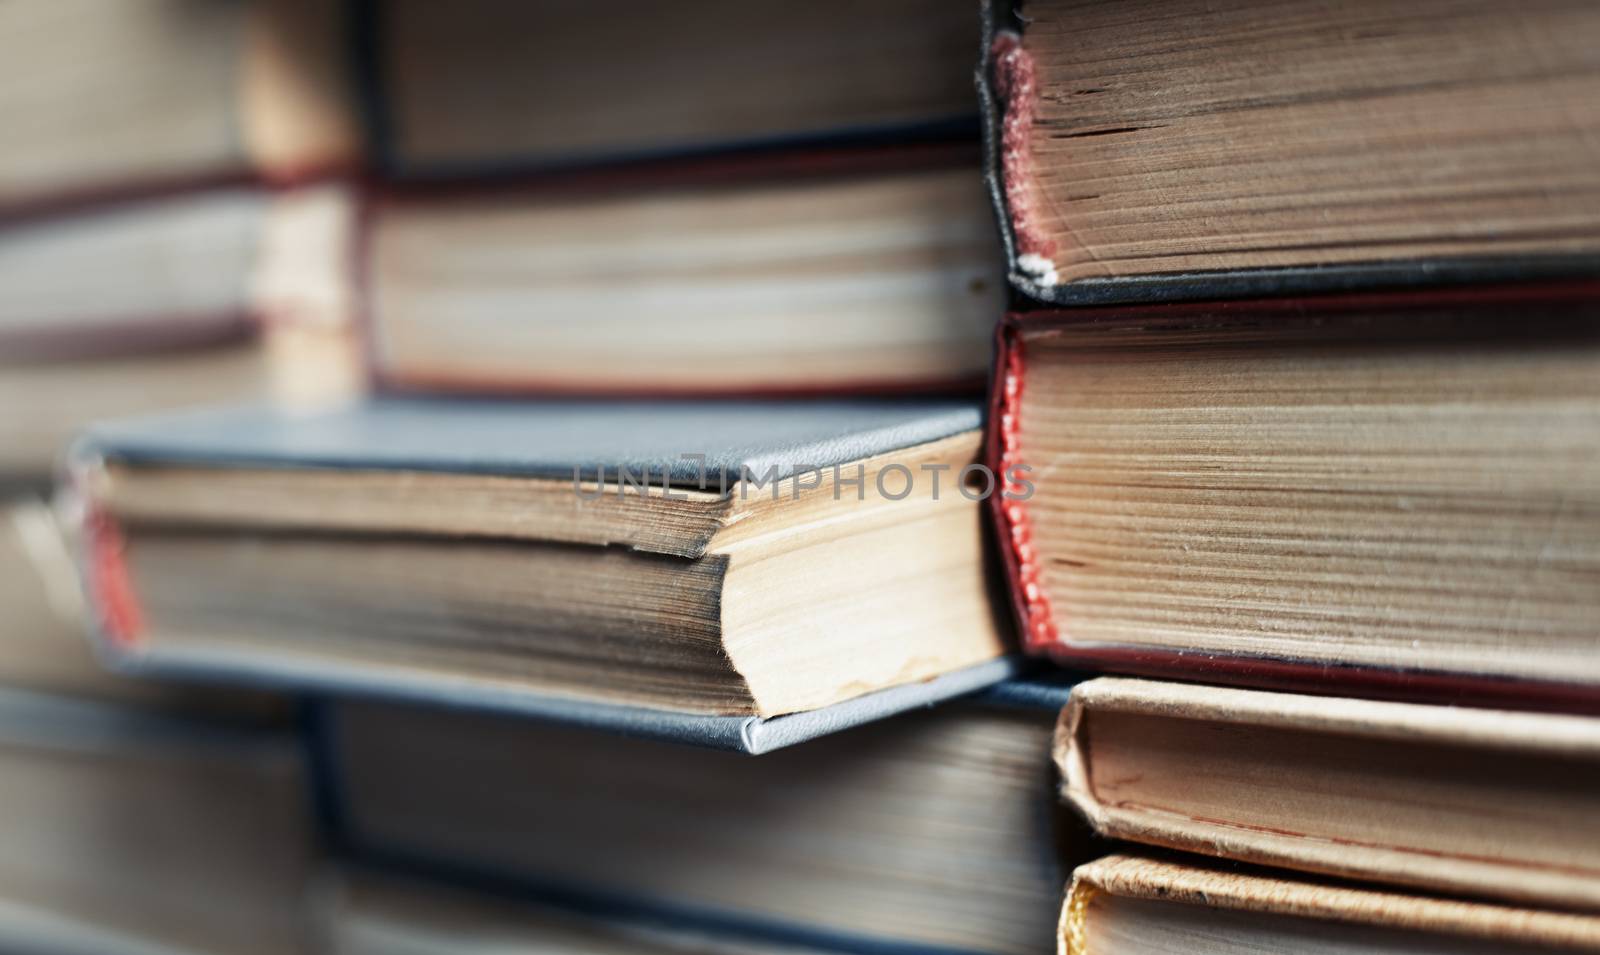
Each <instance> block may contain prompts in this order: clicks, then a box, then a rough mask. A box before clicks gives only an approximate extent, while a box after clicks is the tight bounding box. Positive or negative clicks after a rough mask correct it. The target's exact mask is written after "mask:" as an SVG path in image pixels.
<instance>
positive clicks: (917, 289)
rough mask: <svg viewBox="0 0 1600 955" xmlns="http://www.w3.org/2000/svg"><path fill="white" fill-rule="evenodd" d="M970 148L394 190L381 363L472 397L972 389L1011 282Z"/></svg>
mask: <svg viewBox="0 0 1600 955" xmlns="http://www.w3.org/2000/svg"><path fill="white" fill-rule="evenodd" d="M976 162H977V151H976V148H975V147H974V146H971V145H958V146H956V147H954V148H951V147H938V146H928V147H919V148H895V149H890V148H888V147H883V148H880V149H877V150H873V151H867V152H855V153H852V152H848V151H834V152H831V153H828V154H826V155H816V154H812V155H808V156H788V157H776V158H775V157H762V158H759V159H758V158H754V157H752V158H746V159H744V160H737V159H724V160H723V161H721V162H719V163H715V164H711V163H708V165H713V166H714V168H705V167H697V168H689V169H672V170H654V171H652V170H647V169H634V170H630V171H629V172H627V173H626V174H614V175H612V176H609V177H608V176H592V177H588V178H586V179H583V180H581V181H573V180H559V181H555V182H545V183H543V184H536V183H526V184H524V185H523V186H521V187H520V188H517V187H504V186H502V187H499V188H488V189H482V188H480V189H439V190H431V191H430V190H412V191H410V192H407V191H405V190H391V191H390V192H388V193H387V194H386V195H383V196H380V197H378V198H377V199H376V201H375V202H374V204H373V206H372V209H371V211H370V214H369V216H368V217H367V222H368V225H369V229H370V233H369V234H368V236H367V238H366V242H365V244H364V249H365V250H366V253H367V255H366V258H365V260H364V267H365V270H366V271H365V275H366V288H367V289H368V291H369V296H370V297H369V309H368V316H369V319H370V323H371V324H370V334H371V336H372V353H373V360H374V363H375V366H376V367H375V371H376V373H377V375H378V376H379V377H380V379H381V380H382V382H383V383H384V385H385V386H387V387H389V388H394V389H406V390H420V391H456V392H502V393H509V392H538V391H547V392H587V393H612V394H617V393H621V394H637V393H649V392H654V393H661V392H669V393H722V394H745V395H748V394H770V393H775V392H776V393H829V392H832V393H838V392H841V391H894V390H904V391H918V390H921V391H928V390H945V391H950V390H969V391H970V390H975V389H977V388H979V387H981V385H982V382H983V380H984V376H985V375H986V374H987V372H988V364H989V353H990V350H991V342H992V340H993V337H994V318H995V315H997V314H998V313H999V311H1000V310H1001V309H1002V308H1003V307H1004V296H1005V278H1004V274H1003V266H1002V260H1001V255H1000V247H999V245H998V244H997V243H996V242H995V236H994V216H993V212H992V211H991V210H990V208H989V204H988V200H987V198H986V197H985V196H984V194H983V190H982V188H981V187H980V186H979V184H978V181H977V177H976V174H975V169H976Z"/></svg>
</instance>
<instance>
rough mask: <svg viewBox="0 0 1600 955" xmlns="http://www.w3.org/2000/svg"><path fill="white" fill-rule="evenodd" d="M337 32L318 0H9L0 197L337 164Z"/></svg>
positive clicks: (2, 29) (192, 182) (290, 172)
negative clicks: (100, 0)
mask: <svg viewBox="0 0 1600 955" xmlns="http://www.w3.org/2000/svg"><path fill="white" fill-rule="evenodd" d="M349 42H350V41H349V38H348V35H347V33H346V24H345V21H344V14H343V12H342V6H341V4H339V3H334V2H327V0H258V2H248V3H210V2H205V0H145V2H140V3H116V4H103V3H96V2H94V0H22V2H17V3H8V4H6V5H5V6H4V9H0V62H3V63H5V64H6V71H7V74H8V75H9V76H11V77H13V78H14V79H13V81H12V82H8V83H6V84H4V86H3V89H0V127H3V128H4V129H6V131H7V136H6V159H5V161H4V162H3V163H0V213H4V212H13V213H14V212H15V211H17V210H19V209H20V210H34V209H38V208H40V207H44V206H50V205H55V204H60V203H69V204H76V203H82V202H92V201H94V200H96V199H103V198H107V197H110V196H126V195H131V194H138V193H142V192H149V191H155V190H159V191H170V190H173V189H180V188H187V187H191V186H197V185H204V184H212V185H215V184H219V183H222V182H238V181H243V180H247V179H258V178H264V179H271V180H286V179H300V178H305V177H307V176H314V175H324V174H327V173H329V172H331V171H334V170H345V169H349V168H350V167H352V166H353V165H354V164H355V162H356V160H357V156H358V152H359V148H360V147H359V133H358V129H357V123H356V121H355V113H354V110H353V103H352V99H351V97H350V95H349V92H348V90H349V85H348V83H347V82H346V81H345V71H346V69H347V63H348V60H347V56H346V53H345V51H346V48H347V45H348V43H349ZM24 80H25V81H24Z"/></svg>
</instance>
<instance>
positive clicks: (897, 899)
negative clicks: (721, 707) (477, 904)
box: [321, 682, 1081, 955]
mask: <svg viewBox="0 0 1600 955" xmlns="http://www.w3.org/2000/svg"><path fill="white" fill-rule="evenodd" d="M1066 696H1067V687H1066V686H1065V685H1062V684H1057V683H1042V684H1041V683H1029V682H1021V683H1017V684H1003V685H1002V686H1001V687H999V688H997V689H996V690H995V691H992V692H991V694H990V695H988V696H979V697H977V698H976V699H973V700H970V701H962V702H959V703H952V704H949V705H946V706H940V707H937V708H934V709H931V710H922V711H920V712H917V713H908V714H906V715H904V716H900V717H897V718H895V719H892V720H884V721H881V722H877V723H873V724H871V725H869V726H863V727H859V728H857V729H854V730H851V731H849V732H845V733H838V734H836V735H833V736H829V737H827V738H825V739H818V740H815V741H813V742H810V743H807V744H806V745H804V746H797V747H794V748H792V749H786V750H783V751H781V752H777V753H773V754H771V755H769V756H764V757H762V758H760V759H748V758H745V757H742V756H739V755H736V754H729V753H718V752H710V751H705V750H693V749H684V748H683V747H677V746H668V745H663V744H661V743H658V742H653V741H647V740H635V739H626V738H622V737H618V736H614V735H602V734H593V733H583V732H578V731H574V730H572V729H569V728H564V727H559V726H554V725H551V724H548V723H542V722H534V721H527V720H517V719H508V718H505V717H496V716H491V715H489V714H470V713H465V712H455V713H449V712H429V711H424V710H419V709H408V708H401V707H397V706H393V705H382V704H371V703H365V704H364V703H344V704H338V705H335V706H334V707H332V708H331V710H330V712H329V713H328V718H327V721H326V722H325V724H324V725H323V727H322V733H321V739H322V740H323V741H324V743H325V747H326V748H325V750H324V752H323V754H322V760H321V762H322V765H324V766H325V767H328V769H329V771H330V773H331V780H330V784H329V785H328V786H327V789H328V790H329V791H330V792H331V793H332V795H333V807H332V808H333V818H334V819H335V820H336V833H337V835H338V837H339V838H340V840H341V842H342V843H343V845H344V846H345V848H346V851H347V852H349V853H351V854H352V855H353V857H355V858H357V859H364V860H370V861H375V862H376V861H385V862H388V863H389V864H391V865H398V866H403V867H406V868H409V869H412V870H414V871H418V872H429V871H432V872H436V873H440V874H448V875H451V876H453V877H455V878H457V879H460V880H464V881H465V882H466V883H467V884H481V885H486V886H499V887H500V888H501V890H503V891H508V892H509V891H518V892H521V893H523V894H524V895H526V896H527V897H529V898H536V899H543V900H546V901H548V902H550V903H552V904H559V905H564V906H567V907H569V908H573V909H576V910H588V911H599V912H604V913H606V914H607V915H609V916H611V917H612V918H614V919H616V918H650V919H654V920H657V921H663V922H667V923H669V924H672V925H674V926H676V927H679V928H681V929H684V930H701V931H705V932H708V933H724V932H733V933H739V934H743V935H746V936H748V937H750V938H752V939H755V940H759V941H764V942H765V943H766V944H768V945H771V944H794V945H801V946H808V947H817V948H823V949H827V950H833V951H857V952H859V951H906V952H948V953H954V952H963V953H973V955H977V953H992V955H1032V953H1036V952H1040V951H1044V950H1046V949H1047V948H1048V946H1049V945H1050V939H1051V934H1052V928H1053V925H1054V921H1055V914H1056V911H1057V909H1058V908H1059V905H1060V899H1061V891H1062V888H1063V881H1064V871H1065V870H1064V869H1063V868H1062V859H1063V854H1064V853H1066V854H1070V852H1071V851H1073V849H1074V847H1073V845H1072V844H1073V843H1074V842H1075V838H1074V837H1073V835H1072V833H1073V832H1074V830H1073V829H1071V828H1065V829H1061V830H1058V829H1057V827H1056V822H1055V819H1054V814H1053V812H1052V806H1051V803H1052V799H1051V798H1050V785H1049V780H1050V770H1049V747H1050V726H1051V723H1052V722H1053V721H1054V719H1055V714H1056V713H1057V712H1058V711H1059V708H1060V706H1061V704H1062V703H1063V702H1064V700H1065V699H1066ZM508 753H514V754H516V756H515V758H511V759H508V758H507V755H506V754H508ZM1079 848H1081V847H1079Z"/></svg>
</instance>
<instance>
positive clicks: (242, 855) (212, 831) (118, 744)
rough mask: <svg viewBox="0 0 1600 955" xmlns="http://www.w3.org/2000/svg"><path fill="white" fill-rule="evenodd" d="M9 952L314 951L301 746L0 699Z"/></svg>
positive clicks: (104, 710)
mask: <svg viewBox="0 0 1600 955" xmlns="http://www.w3.org/2000/svg"><path fill="white" fill-rule="evenodd" d="M0 780H3V781H4V782H3V785H0V948H4V950H6V951H12V952H61V953H67V952H71V953H80V952H83V953H88V952H119V953H121V952H127V953H138V955H146V953H149V955H156V953H160V955H202V953H206V955H212V953H224V955H283V953H285V952H295V951H303V950H305V949H304V946H305V944H306V942H307V932H306V925H305V923H304V919H303V917H302V909H301V898H302V895H303V893H304V891H305V887H306V878H307V875H308V872H309V868H310V860H311V853H312V841H311V840H312V837H311V830H310V825H309V819H308V806H307V805H306V801H307V800H306V793H307V791H308V790H307V785H306V780H305V776H304V772H303V767H302V762H301V746H300V743H299V741H297V740H295V739H293V738H291V737H287V736H280V735H277V734H260V733H251V732H243V731H237V730H225V729H221V728H218V727H215V726H206V725H202V724H195V723H192V722H189V721H186V720H179V719H175V718H172V717H169V716H162V715H156V714H153V713H149V712H142V711H139V710H134V709H124V708H121V707H115V706H108V705H104V704H96V703H90V702H85V701H77V700H69V699H66V698H56V697H50V696H46V695H41V694H34V693H28V692H24V691H20V690H12V689H4V690H0Z"/></svg>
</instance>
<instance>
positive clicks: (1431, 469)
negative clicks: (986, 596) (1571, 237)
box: [989, 283, 1600, 711]
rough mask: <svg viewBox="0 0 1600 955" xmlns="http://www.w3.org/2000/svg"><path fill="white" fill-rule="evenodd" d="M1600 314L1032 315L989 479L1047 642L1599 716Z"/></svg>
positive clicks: (1215, 676) (1166, 663)
mask: <svg viewBox="0 0 1600 955" xmlns="http://www.w3.org/2000/svg"><path fill="white" fill-rule="evenodd" d="M1597 302H1600V297H1597V296H1596V294H1595V287H1594V286H1593V285H1592V284H1586V283H1577V284H1564V285H1554V284H1552V285H1540V284H1530V285H1520V286H1501V287H1492V288H1491V287H1464V288H1460V289H1456V290H1452V291H1448V292H1447V291H1444V290H1432V291H1414V292H1404V293H1400V292H1396V293H1390V294H1383V295H1378V294H1371V295H1346V296H1327V297H1320V298H1306V299H1254V300H1237V301H1225V302H1200V303H1190V304H1181V305H1180V304H1171V305H1147V306H1138V307H1126V308H1121V309H1114V308H1106V309H1091V308H1086V309H1071V310H1060V311H1047V312H1032V313H1022V314H1016V315H1013V316H1011V317H1010V318H1008V319H1007V321H1006V322H1005V325H1004V328H1003V330H1002V334H1001V337H1002V350H1003V354H1002V356H1001V358H1000V366H999V371H998V372H997V384H996V387H995V399H994V400H995V402H996V406H995V408H994V410H993V413H992V414H991V419H990V420H991V422H993V427H992V428H991V434H990V442H991V443H990V449H989V455H990V456H989V460H990V463H991V467H992V469H993V470H994V471H995V472H996V473H997V474H1002V475H1009V474H1012V473H1014V472H1017V471H1018V469H1020V468H1026V469H1028V471H1027V477H1028V481H1029V483H1030V485H1031V487H1032V492H1031V494H1028V495H1027V496H1026V498H1025V499H1024V498H1023V497H1022V496H1020V495H1010V496H1007V495H997V496H995V497H992V498H991V501H992V502H993V504H994V506H995V508H996V516H997V519H998V522H999V525H1000V536H1001V539H1002V552H1003V554H1004V557H1005V560H1006V563H1007V567H1008V571H1009V575H1010V580H1011V589H1012V594H1013V602H1014V605H1015V607H1016V610H1017V613H1018V615H1019V618H1020V620H1021V621H1022V624H1023V633H1024V642H1025V645H1026V646H1027V647H1028V648H1029V649H1031V650H1033V651H1035V652H1039V653H1046V654H1049V655H1051V656H1053V657H1056V658H1057V659H1059V660H1061V661H1062V662H1064V663H1068V664H1074V665H1088V666H1096V667H1103V668H1114V669H1118V670H1119V671H1121V672H1134V673H1141V674H1147V675H1149V674H1154V675H1170V676H1177V677H1179V678H1187V679H1193V678H1199V677H1203V678H1205V679H1210V680H1218V681H1229V682H1232V681H1242V682H1250V683H1256V684H1262V685H1272V686H1284V687H1290V688H1295V689H1303V690H1310V691H1313V692H1350V691H1352V690H1354V689H1359V690H1360V692H1362V693H1364V694H1378V695H1399V696H1408V697H1417V696H1427V697H1429V698H1437V699H1445V700H1450V701H1455V702H1465V703H1477V704H1483V705H1489V704H1496V703H1499V704H1515V705H1516V706H1519V707H1521V706H1538V707H1556V708H1567V709H1577V710H1585V711H1592V710H1594V709H1595V708H1596V707H1597V704H1600V694H1597V692H1596V688H1597V687H1600V653H1597V652H1596V651H1597V649H1600V637H1597V634H1596V630H1595V627H1594V621H1595V620H1596V618H1597V615H1600V588H1596V587H1595V586H1594V581H1595V580H1596V579H1597V575H1600V498H1597V497H1596V496H1595V493H1594V492H1595V489H1596V488H1600V431H1597V429H1596V427H1595V423H1596V421H1597V420H1600V390H1597V387H1596V386H1597V384H1600V306H1597V304H1596V303H1597Z"/></svg>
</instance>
